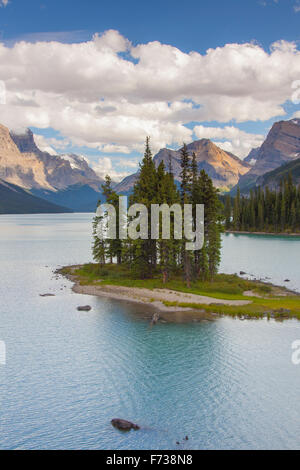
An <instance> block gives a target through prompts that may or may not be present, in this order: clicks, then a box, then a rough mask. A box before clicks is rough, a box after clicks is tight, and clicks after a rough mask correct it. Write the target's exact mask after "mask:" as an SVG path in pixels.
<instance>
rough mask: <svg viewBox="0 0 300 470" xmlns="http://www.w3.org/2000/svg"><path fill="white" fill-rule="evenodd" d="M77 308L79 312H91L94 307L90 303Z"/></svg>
mask: <svg viewBox="0 0 300 470" xmlns="http://www.w3.org/2000/svg"><path fill="white" fill-rule="evenodd" d="M77 310H79V312H89V311H90V310H92V307H91V306H90V305H83V306H82V307H77Z"/></svg>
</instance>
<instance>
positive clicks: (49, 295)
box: [40, 294, 55, 297]
mask: <svg viewBox="0 0 300 470" xmlns="http://www.w3.org/2000/svg"><path fill="white" fill-rule="evenodd" d="M40 297H55V294H40Z"/></svg>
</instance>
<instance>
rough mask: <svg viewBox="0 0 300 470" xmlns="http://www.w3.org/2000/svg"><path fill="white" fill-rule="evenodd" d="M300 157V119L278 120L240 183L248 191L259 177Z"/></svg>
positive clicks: (256, 152)
mask: <svg viewBox="0 0 300 470" xmlns="http://www.w3.org/2000/svg"><path fill="white" fill-rule="evenodd" d="M299 157H300V119H292V120H290V121H280V122H276V123H275V124H274V125H273V127H272V129H271V130H270V132H269V134H268V136H267V138H266V140H265V141H264V143H263V144H262V146H261V147H260V148H259V150H257V149H256V151H255V158H254V159H255V164H254V165H253V167H252V168H251V170H250V171H249V172H248V173H247V174H246V175H245V176H242V177H241V179H240V182H239V185H240V187H241V189H242V190H244V191H246V190H247V189H248V188H249V187H251V186H253V185H255V184H256V182H257V181H258V179H259V177H260V176H262V175H264V174H265V173H268V172H270V171H272V170H275V169H276V168H279V167H280V166H282V165H285V164H287V163H290V162H292V161H293V160H296V159H297V158H299Z"/></svg>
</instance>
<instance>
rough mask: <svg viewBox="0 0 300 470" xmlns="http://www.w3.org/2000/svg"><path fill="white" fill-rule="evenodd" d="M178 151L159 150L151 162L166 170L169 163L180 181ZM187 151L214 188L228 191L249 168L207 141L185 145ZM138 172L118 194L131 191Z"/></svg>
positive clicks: (117, 189)
mask: <svg viewBox="0 0 300 470" xmlns="http://www.w3.org/2000/svg"><path fill="white" fill-rule="evenodd" d="M180 150H181V149H179V150H171V149H167V148H163V149H160V150H159V152H158V153H157V154H156V155H155V156H154V158H153V160H154V163H155V165H156V167H157V166H158V165H159V164H160V162H162V161H163V162H164V164H165V167H166V169H168V166H169V163H171V166H172V172H173V173H174V178H175V180H177V181H180V172H181V166H180ZM187 150H188V152H189V154H190V156H192V153H193V152H195V154H196V160H197V164H198V169H199V170H202V169H203V170H205V171H206V173H207V174H208V176H210V177H211V178H212V180H213V183H214V184H215V186H216V187H218V188H222V189H230V187H233V186H234V185H236V184H237V182H238V180H239V177H240V175H244V174H246V173H247V172H248V171H249V170H250V168H251V166H250V165H249V164H248V163H247V162H244V161H243V160H240V159H239V158H238V157H237V156H235V155H233V154H231V153H229V152H226V151H225V150H222V149H221V148H220V147H218V146H217V145H216V144H214V143H213V142H212V141H211V140H209V139H200V140H196V141H193V142H191V143H190V144H188V145H187ZM137 177H138V172H136V173H134V174H132V175H129V176H126V177H125V178H124V179H123V180H122V181H121V182H120V183H119V184H118V185H117V186H116V187H115V191H117V192H118V193H122V192H123V193H127V192H129V191H130V190H132V188H133V185H134V183H135V181H136V180H137Z"/></svg>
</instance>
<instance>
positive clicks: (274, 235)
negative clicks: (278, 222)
mask: <svg viewBox="0 0 300 470" xmlns="http://www.w3.org/2000/svg"><path fill="white" fill-rule="evenodd" d="M225 233H232V234H233V235H271V236H272V237H276V236H277V237H300V232H299V233H297V232H296V233H285V232H278V233H277V232H247V231H244V230H243V231H239V230H225Z"/></svg>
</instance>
